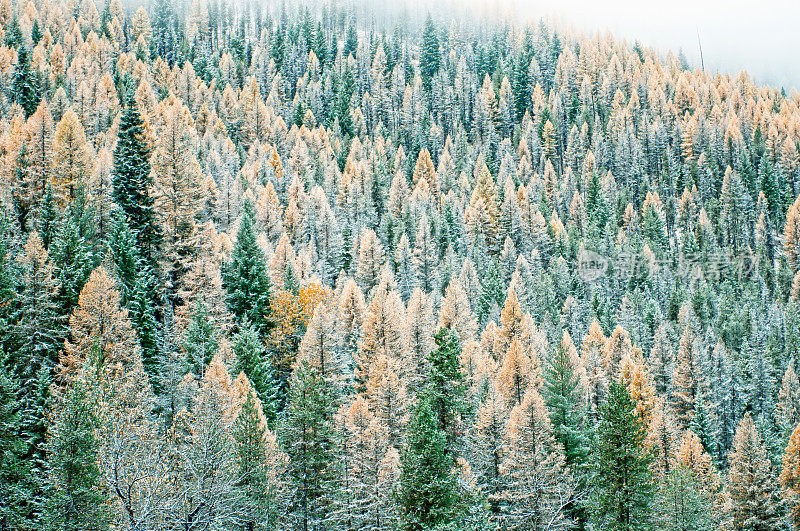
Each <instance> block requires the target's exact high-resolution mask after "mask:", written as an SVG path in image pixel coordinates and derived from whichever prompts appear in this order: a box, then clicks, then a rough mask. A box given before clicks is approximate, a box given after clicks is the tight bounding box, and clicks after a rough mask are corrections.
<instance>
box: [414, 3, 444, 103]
mask: <svg viewBox="0 0 800 531" xmlns="http://www.w3.org/2000/svg"><path fill="white" fill-rule="evenodd" d="M441 66H442V57H441V52H440V51H439V37H438V36H437V35H436V26H435V25H434V24H433V19H431V15H430V13H429V14H428V18H426V19H425V26H424V28H423V29H422V52H421V54H420V58H419V73H420V77H421V78H422V85H423V86H424V87H425V90H427V91H429V92H430V90H431V80H433V76H435V75H436V73H437V72H438V71H439V68H440V67H441Z"/></svg>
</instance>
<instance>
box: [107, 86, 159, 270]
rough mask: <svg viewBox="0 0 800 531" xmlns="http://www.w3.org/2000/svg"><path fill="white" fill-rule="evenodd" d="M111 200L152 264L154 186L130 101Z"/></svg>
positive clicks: (120, 136)
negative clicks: (152, 189)
mask: <svg viewBox="0 0 800 531" xmlns="http://www.w3.org/2000/svg"><path fill="white" fill-rule="evenodd" d="M113 184H114V192H113V196H114V200H115V201H116V202H117V204H118V205H119V206H120V207H121V208H122V211H123V212H124V213H125V216H126V217H127V219H128V225H129V227H130V229H131V231H133V233H134V234H135V235H136V240H137V243H138V246H139V250H140V253H141V254H143V258H146V259H148V261H150V262H152V261H153V256H152V255H153V252H154V251H155V249H156V246H157V245H158V242H159V238H160V233H159V228H158V224H157V222H156V219H155V216H154V214H153V198H152V197H151V196H150V192H149V190H150V188H151V187H152V184H153V178H152V174H151V173H150V148H149V147H148V145H147V140H146V139H145V132H144V124H143V123H142V117H141V116H140V115H139V111H138V110H137V109H136V103H135V102H134V101H133V99H131V101H130V102H129V103H128V105H127V106H126V107H125V109H124V110H123V111H122V115H121V116H120V122H119V133H118V135H117V146H116V148H115V149H114V171H113Z"/></svg>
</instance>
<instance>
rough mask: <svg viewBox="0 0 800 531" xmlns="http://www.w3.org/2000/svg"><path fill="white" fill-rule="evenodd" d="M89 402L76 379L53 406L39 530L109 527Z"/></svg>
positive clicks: (96, 530) (90, 530) (82, 384)
mask: <svg viewBox="0 0 800 531" xmlns="http://www.w3.org/2000/svg"><path fill="white" fill-rule="evenodd" d="M94 402H95V401H94V399H93V397H92V396H91V394H90V392H89V390H88V389H87V386H86V384H85V382H83V381H82V380H80V379H78V380H75V381H74V383H73V384H72V385H70V386H69V388H68V389H67V391H66V394H65V396H64V397H63V399H62V402H61V403H60V404H59V407H58V410H57V414H56V418H55V423H54V426H53V433H52V435H51V436H50V440H49V441H48V443H47V446H48V470H47V478H46V501H45V508H44V511H43V512H42V515H43V524H44V525H43V529H46V530H53V531H56V530H58V531H103V530H106V529H108V528H109V525H108V524H109V514H108V502H107V495H106V493H105V487H104V484H103V477H102V473H101V471H100V468H99V467H98V464H97V462H98V442H97V438H96V435H95V430H96V429H97V422H98V419H97V417H96V414H95V411H94Z"/></svg>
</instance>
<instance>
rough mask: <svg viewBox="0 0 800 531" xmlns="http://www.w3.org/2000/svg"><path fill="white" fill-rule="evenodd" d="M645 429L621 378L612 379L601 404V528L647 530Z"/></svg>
mask: <svg viewBox="0 0 800 531" xmlns="http://www.w3.org/2000/svg"><path fill="white" fill-rule="evenodd" d="M646 435H647V430H646V428H645V426H644V423H643V421H642V420H641V419H640V418H639V417H638V416H637V415H636V403H635V402H634V401H633V399H632V398H631V396H630V394H629V393H628V390H627V389H626V388H625V386H624V385H622V384H621V383H619V382H612V383H611V386H610V387H609V389H608V397H607V398H606V401H605V403H603V405H602V406H601V408H600V423H599V425H598V437H597V438H598V441H597V447H596V449H595V452H594V455H593V459H594V462H595V476H594V478H593V483H594V489H595V491H594V496H593V498H594V499H593V500H592V502H593V503H592V505H593V507H592V508H593V513H594V514H593V520H594V523H595V525H596V526H597V527H598V528H602V529H612V530H619V531H632V530H634V529H649V528H650V527H651V525H650V524H651V522H650V512H651V498H652V488H653V486H652V482H651V476H650V470H649V466H650V462H651V461H652V457H651V456H650V455H649V453H648V452H647V450H646V448H645V444H644V440H645V437H646Z"/></svg>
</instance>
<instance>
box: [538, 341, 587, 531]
mask: <svg viewBox="0 0 800 531" xmlns="http://www.w3.org/2000/svg"><path fill="white" fill-rule="evenodd" d="M576 360H578V356H577V352H576V351H575V346H574V345H573V344H572V340H571V339H570V338H569V335H568V334H567V333H566V331H565V332H564V339H563V340H562V341H561V343H560V344H559V346H558V347H557V349H556V352H555V354H554V355H553V357H552V358H551V359H550V361H549V363H548V364H547V365H546V367H545V373H544V396H545V401H546V403H547V406H548V408H549V410H550V422H551V424H552V431H553V437H554V439H555V441H556V442H557V443H558V444H559V445H560V447H561V448H562V449H563V452H564V461H565V464H566V466H568V467H569V468H570V470H571V471H572V474H573V477H574V478H575V479H576V480H577V486H576V488H577V489H578V490H583V488H585V486H586V485H585V479H586V477H587V474H588V472H589V470H588V468H589V455H590V451H591V450H590V444H589V443H590V428H589V426H588V424H587V419H586V409H587V408H586V406H587V404H586V390H585V388H582V386H581V381H580V378H579V377H578V374H577V373H578V367H576V366H575V361H576ZM568 511H569V513H570V514H571V515H572V516H574V518H576V519H577V520H578V521H579V522H581V523H583V522H586V520H587V517H588V515H587V514H585V510H583V509H582V508H579V507H576V506H575V505H574V504H571V505H570V507H568Z"/></svg>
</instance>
